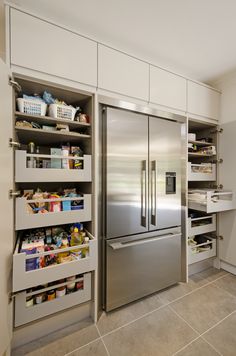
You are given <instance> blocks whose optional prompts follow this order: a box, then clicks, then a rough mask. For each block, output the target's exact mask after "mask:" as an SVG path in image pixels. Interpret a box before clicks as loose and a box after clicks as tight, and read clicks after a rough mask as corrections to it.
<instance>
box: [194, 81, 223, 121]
mask: <svg viewBox="0 0 236 356" xmlns="http://www.w3.org/2000/svg"><path fill="white" fill-rule="evenodd" d="M219 105H220V93H219V92H217V91H216V90H213V89H210V88H207V87H205V86H203V85H200V84H197V83H194V82H191V81H188V112H189V113H191V114H196V115H199V116H204V117H208V118H211V119H215V120H218V116H219Z"/></svg>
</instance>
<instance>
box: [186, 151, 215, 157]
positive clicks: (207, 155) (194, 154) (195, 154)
mask: <svg viewBox="0 0 236 356" xmlns="http://www.w3.org/2000/svg"><path fill="white" fill-rule="evenodd" d="M188 156H189V157H213V156H215V155H213V154H210V155H209V154H204V153H197V152H188Z"/></svg>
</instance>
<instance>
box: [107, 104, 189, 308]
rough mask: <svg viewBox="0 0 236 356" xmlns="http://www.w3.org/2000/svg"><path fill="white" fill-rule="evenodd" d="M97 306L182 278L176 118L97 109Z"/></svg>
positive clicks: (123, 300)
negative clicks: (100, 275) (100, 271)
mask: <svg viewBox="0 0 236 356" xmlns="http://www.w3.org/2000/svg"><path fill="white" fill-rule="evenodd" d="M102 119H103V213H104V214H103V216H104V219H103V241H104V260H103V265H104V308H105V310H107V311H110V310H112V309H114V308H117V307H119V306H121V305H124V304H126V303H129V302H131V301H133V300H136V299H138V298H141V297H143V296H146V295H148V294H151V293H153V292H155V291H158V290H160V289H162V288H165V287H167V286H170V285H172V284H174V283H176V282H178V281H180V279H181V147H182V146H181V124H180V123H179V122H175V121H171V120H166V119H163V118H159V117H152V116H148V115H143V114H137V113H134V112H131V111H126V110H121V109H117V108H112V107H106V108H104V110H103V115H102Z"/></svg>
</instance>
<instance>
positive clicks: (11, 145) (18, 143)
mask: <svg viewBox="0 0 236 356" xmlns="http://www.w3.org/2000/svg"><path fill="white" fill-rule="evenodd" d="M9 146H10V147H14V148H20V146H21V145H20V142H16V141H13V140H12V138H9Z"/></svg>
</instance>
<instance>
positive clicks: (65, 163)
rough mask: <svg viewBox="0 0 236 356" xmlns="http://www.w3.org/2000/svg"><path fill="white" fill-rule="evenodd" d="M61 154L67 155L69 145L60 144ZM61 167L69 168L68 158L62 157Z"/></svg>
mask: <svg viewBox="0 0 236 356" xmlns="http://www.w3.org/2000/svg"><path fill="white" fill-rule="evenodd" d="M61 149H62V156H69V153H70V145H69V144H68V145H66V146H62V147H61ZM62 168H63V169H69V168H70V167H69V160H68V159H63V160H62Z"/></svg>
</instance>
